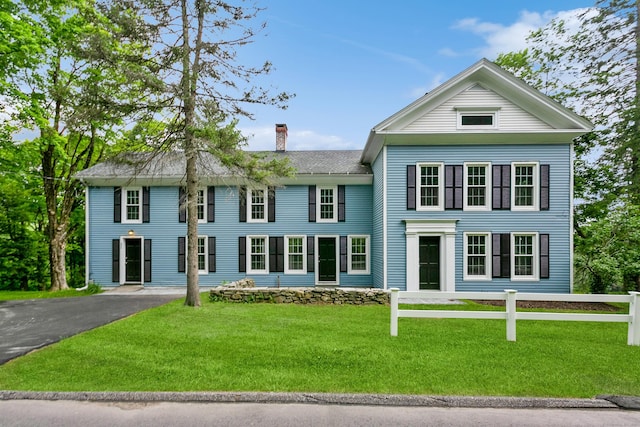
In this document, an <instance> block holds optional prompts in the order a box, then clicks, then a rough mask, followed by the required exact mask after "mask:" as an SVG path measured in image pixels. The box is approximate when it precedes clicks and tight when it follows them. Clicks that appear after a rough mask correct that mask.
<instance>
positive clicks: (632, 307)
mask: <svg viewBox="0 0 640 427" xmlns="http://www.w3.org/2000/svg"><path fill="white" fill-rule="evenodd" d="M629 294H630V295H631V302H630V303H629V316H630V317H631V319H629V336H628V338H627V344H628V345H640V292H629Z"/></svg>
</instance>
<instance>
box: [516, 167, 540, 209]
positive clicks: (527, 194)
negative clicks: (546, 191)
mask: <svg viewBox="0 0 640 427" xmlns="http://www.w3.org/2000/svg"><path fill="white" fill-rule="evenodd" d="M511 175H512V181H513V182H512V187H513V189H512V210H536V209H538V194H539V179H538V164H537V163H514V164H513V166H512V174H511Z"/></svg>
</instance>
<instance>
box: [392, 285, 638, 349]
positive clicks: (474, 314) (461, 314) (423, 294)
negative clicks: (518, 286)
mask: <svg viewBox="0 0 640 427" xmlns="http://www.w3.org/2000/svg"><path fill="white" fill-rule="evenodd" d="M639 296H640V292H629V295H594V294H540V293H524V292H523V293H519V292H517V291H514V290H510V289H507V290H505V291H504V292H434V291H418V292H405V291H400V290H399V289H397V288H392V289H391V336H394V337H396V336H398V318H400V317H415V318H431V319H436V318H437V319H442V318H446V319H505V320H506V321H507V341H515V340H516V320H566V321H579V322H621V323H628V324H629V333H628V336H627V344H628V345H640V297H639ZM400 299H403V300H411V301H413V300H416V301H420V300H424V299H444V300H460V299H470V300H474V299H478V300H501V301H506V304H505V311H457V310H400V309H399V308H398V303H399V300H400ZM517 300H521V301H566V302H622V303H628V304H629V313H628V314H601V313H555V312H532V311H527V312H523V311H516V301H517Z"/></svg>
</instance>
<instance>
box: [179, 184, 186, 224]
mask: <svg viewBox="0 0 640 427" xmlns="http://www.w3.org/2000/svg"><path fill="white" fill-rule="evenodd" d="M178 221H179V222H187V192H186V191H185V189H184V187H179V188H178Z"/></svg>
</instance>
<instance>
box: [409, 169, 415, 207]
mask: <svg viewBox="0 0 640 427" xmlns="http://www.w3.org/2000/svg"><path fill="white" fill-rule="evenodd" d="M407 210H413V211H414V210H416V165H407Z"/></svg>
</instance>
